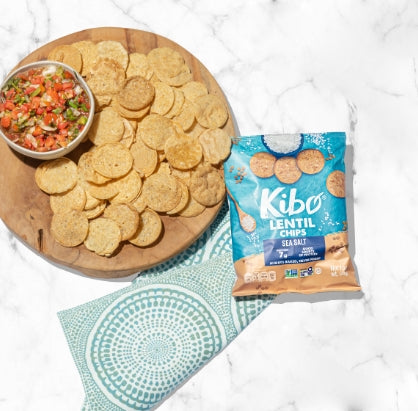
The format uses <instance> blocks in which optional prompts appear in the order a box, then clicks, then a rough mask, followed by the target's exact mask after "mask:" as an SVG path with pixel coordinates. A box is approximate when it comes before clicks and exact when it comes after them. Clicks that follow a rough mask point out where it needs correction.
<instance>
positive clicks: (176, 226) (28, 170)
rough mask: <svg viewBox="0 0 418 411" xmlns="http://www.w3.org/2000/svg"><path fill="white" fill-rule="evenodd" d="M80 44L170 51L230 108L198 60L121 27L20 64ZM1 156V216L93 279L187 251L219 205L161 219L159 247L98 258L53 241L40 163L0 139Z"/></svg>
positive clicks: (66, 40) (44, 50) (33, 244)
mask: <svg viewBox="0 0 418 411" xmlns="http://www.w3.org/2000/svg"><path fill="white" fill-rule="evenodd" d="M80 40H92V41H94V42H98V41H101V40H116V41H120V42H121V43H122V44H123V45H124V46H125V47H126V48H127V50H128V51H129V52H135V51H136V52H142V53H147V52H149V51H150V50H151V49H153V48H155V47H159V46H169V47H172V48H174V49H175V50H178V51H179V52H180V53H181V54H182V55H183V57H184V59H185V61H186V63H187V64H188V65H189V67H190V68H191V70H192V73H193V78H194V80H199V81H202V82H203V83H205V84H206V86H207V87H208V89H209V91H210V92H211V93H213V94H216V95H218V96H219V97H221V98H222V99H223V101H225V104H226V105H227V107H228V109H229V106H228V104H227V101H226V99H225V97H224V95H223V93H222V90H221V89H220V87H219V85H218V84H217V82H216V81H215V79H214V78H213V76H212V75H211V74H210V73H209V71H208V70H207V69H206V68H205V67H204V66H203V65H202V64H201V63H200V61H199V60H197V59H196V58H195V57H194V56H193V55H191V54H190V53H189V52H188V51H187V50H185V49H184V48H182V47H181V46H179V45H178V44H176V43H174V42H173V41H171V40H169V39H167V38H165V37H162V36H159V35H157V34H154V33H149V32H144V31H139V30H133V29H125V28H118V27H102V28H94V29H88V30H83V31H80V32H77V33H73V34H70V35H67V36H65V37H61V38H59V39H57V40H55V41H52V42H50V43H48V44H46V45H44V46H42V47H41V48H39V49H37V50H35V51H34V52H32V53H31V54H29V55H28V56H27V57H26V58H24V59H23V60H22V61H21V62H20V63H19V64H18V66H21V65H23V64H27V63H30V62H33V61H37V60H42V59H46V56H47V55H48V53H49V51H50V50H52V49H53V48H54V47H56V46H57V45H60V44H71V43H73V42H75V41H80ZM225 129H226V131H227V132H228V133H229V134H230V135H235V134H236V129H235V126H234V123H233V117H232V113H231V111H230V116H229V120H228V123H227V124H226V126H225ZM82 150H83V146H81V147H80V148H78V149H76V150H75V151H74V152H73V153H71V154H70V155H69V157H70V158H73V159H74V160H77V158H78V157H79V156H80V154H81V151H82ZM0 158H1V163H2V166H1V169H0V193H1V197H0V218H1V219H2V220H3V221H4V223H5V224H6V226H7V227H8V228H9V229H10V230H11V231H12V232H13V233H14V234H15V235H16V236H18V237H19V238H20V239H21V240H23V241H24V242H25V243H26V244H27V245H28V246H29V247H30V248H32V249H33V250H34V251H37V252H39V253H40V254H41V255H43V256H44V257H45V258H47V259H48V260H50V261H52V262H55V263H58V264H60V265H63V266H66V267H68V268H71V269H73V270H76V271H79V272H82V273H84V274H86V275H88V276H92V277H99V278H117V277H124V276H128V275H131V274H134V273H136V272H139V271H141V270H144V269H146V268H149V267H152V266H154V265H156V264H158V263H161V262H163V261H166V260H168V259H170V258H171V257H173V256H175V255H176V254H178V253H180V252H181V251H184V250H185V249H186V248H187V247H189V246H190V245H191V244H192V242H194V241H195V240H196V239H197V238H198V237H199V236H200V235H201V234H202V233H203V232H204V231H205V230H206V228H207V227H208V226H209V225H210V223H211V222H212V221H213V220H214V218H215V217H216V215H217V213H218V211H219V209H220V206H221V205H220V204H219V205H217V206H215V207H212V208H208V209H206V211H205V212H204V213H203V214H201V215H200V216H198V217H194V218H184V217H170V216H162V220H163V224H164V235H163V237H162V239H161V240H160V241H159V242H158V243H157V244H155V245H153V246H150V247H147V248H138V247H135V246H134V245H132V244H127V243H124V244H123V246H121V247H120V249H118V250H117V252H116V253H115V255H113V256H112V257H110V258H106V257H100V256H97V255H95V254H94V253H92V252H91V251H89V250H87V249H86V248H85V247H84V245H80V246H78V247H74V248H66V247H62V246H60V245H59V244H58V243H57V242H56V241H55V240H54V239H53V238H52V236H51V233H50V222H51V217H52V211H51V209H50V206H49V196H48V195H46V194H45V193H43V192H42V191H41V190H40V189H39V188H38V187H37V186H36V184H35V180H34V173H35V169H36V167H37V166H38V165H39V163H40V162H39V161H37V160H33V159H29V158H27V157H24V156H22V155H20V154H18V153H16V152H14V151H12V150H11V149H10V148H9V147H8V146H7V144H6V143H5V142H4V141H0Z"/></svg>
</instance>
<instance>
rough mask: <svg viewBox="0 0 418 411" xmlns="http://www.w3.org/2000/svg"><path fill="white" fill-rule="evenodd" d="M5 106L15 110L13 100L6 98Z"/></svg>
mask: <svg viewBox="0 0 418 411" xmlns="http://www.w3.org/2000/svg"><path fill="white" fill-rule="evenodd" d="M4 108H5V109H6V110H10V111H11V110H13V109H14V108H15V104H14V103H13V101H10V100H6V101H5V103H4Z"/></svg>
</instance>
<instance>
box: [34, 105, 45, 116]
mask: <svg viewBox="0 0 418 411" xmlns="http://www.w3.org/2000/svg"><path fill="white" fill-rule="evenodd" d="M44 111H45V110H44V108H43V107H38V108H37V109H36V114H37V115H38V116H40V115H41V114H42V113H43V112H44Z"/></svg>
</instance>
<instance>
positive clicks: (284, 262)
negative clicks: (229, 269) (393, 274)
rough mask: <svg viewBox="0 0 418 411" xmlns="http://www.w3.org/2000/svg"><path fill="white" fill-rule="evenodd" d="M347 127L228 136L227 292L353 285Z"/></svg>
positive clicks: (313, 290) (352, 287) (311, 289)
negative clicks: (230, 284)
mask: <svg viewBox="0 0 418 411" xmlns="http://www.w3.org/2000/svg"><path fill="white" fill-rule="evenodd" d="M345 141H346V138H345V133H343V132H333V133H313V134H308V133H306V134H266V135H256V136H242V137H237V138H233V144H232V150H231V155H230V157H229V158H228V160H227V161H226V162H225V163H224V175H225V183H226V187H227V193H228V200H229V208H230V215H231V232H232V245H233V259H234V267H235V271H236V276H237V278H236V282H235V285H234V288H233V291H232V293H233V295H235V296H245V295H254V294H281V293H285V292H297V293H303V294H312V293H317V292H323V291H359V290H360V285H359V284H358V281H357V278H356V275H355V271H354V267H353V262H352V259H351V256H350V254H349V251H348V232H347V228H348V224H347V213H346V200H345V164H344V154H345V147H346V145H345V144H346V143H345Z"/></svg>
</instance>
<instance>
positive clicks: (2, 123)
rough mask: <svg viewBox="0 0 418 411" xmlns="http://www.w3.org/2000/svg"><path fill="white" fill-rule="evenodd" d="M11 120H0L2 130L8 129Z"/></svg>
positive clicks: (7, 118)
mask: <svg viewBox="0 0 418 411" xmlns="http://www.w3.org/2000/svg"><path fill="white" fill-rule="evenodd" d="M11 122H12V120H11V118H10V117H9V116H4V117H2V118H1V126H2V127H4V128H9V127H10V124H11Z"/></svg>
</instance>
